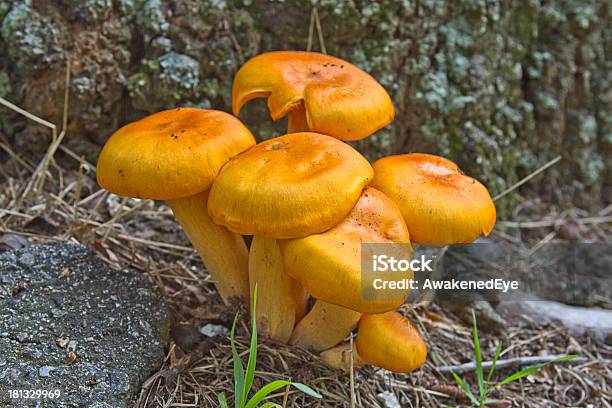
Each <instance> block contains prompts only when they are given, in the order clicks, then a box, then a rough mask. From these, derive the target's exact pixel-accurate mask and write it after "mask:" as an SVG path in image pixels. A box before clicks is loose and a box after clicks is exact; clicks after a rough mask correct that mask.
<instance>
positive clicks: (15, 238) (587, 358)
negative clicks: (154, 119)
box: [0, 135, 612, 407]
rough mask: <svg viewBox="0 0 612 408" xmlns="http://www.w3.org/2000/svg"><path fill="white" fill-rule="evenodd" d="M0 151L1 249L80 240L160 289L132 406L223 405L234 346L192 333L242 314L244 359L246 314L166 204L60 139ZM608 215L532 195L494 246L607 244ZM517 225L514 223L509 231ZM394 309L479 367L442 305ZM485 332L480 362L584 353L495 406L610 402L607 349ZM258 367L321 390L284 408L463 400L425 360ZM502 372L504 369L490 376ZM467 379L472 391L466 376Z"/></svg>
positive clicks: (511, 328) (467, 338)
mask: <svg viewBox="0 0 612 408" xmlns="http://www.w3.org/2000/svg"><path fill="white" fill-rule="evenodd" d="M56 140H57V136H56ZM60 141H61V138H60ZM0 148H1V152H2V154H3V155H4V156H5V157H6V161H4V160H3V161H0V203H1V206H0V208H1V209H0V233H1V234H0V245H2V246H4V247H5V248H4V249H6V248H15V247H19V246H20V245H25V244H29V243H43V242H44V243H48V242H54V241H63V240H70V241H74V242H79V243H82V244H84V245H87V246H88V247H89V248H91V249H92V250H94V251H95V252H96V253H97V255H98V256H99V257H100V258H101V259H103V260H104V261H105V262H107V263H108V264H109V265H111V266H112V267H113V268H116V269H118V270H127V269H132V270H137V271H140V272H141V273H144V274H147V275H148V277H149V279H150V280H151V281H152V282H153V283H154V284H155V285H157V286H158V287H159V289H160V290H161V292H162V293H163V296H164V298H165V300H166V303H167V305H168V308H169V310H170V313H171V321H172V322H174V328H173V330H172V333H171V337H172V339H171V342H170V344H169V346H168V354H167V358H166V361H165V363H164V365H163V366H162V367H160V369H159V371H158V372H157V373H155V374H153V375H152V376H151V377H150V378H149V379H147V380H146V381H145V382H144V384H143V387H142V390H141V393H140V395H139V397H138V400H137V402H136V403H135V404H136V406H138V407H145V406H146V407H148V406H164V407H173V406H176V407H178V406H180V407H189V406H202V407H208V406H211V407H212V406H217V405H218V403H217V397H216V395H217V394H218V393H221V392H225V393H226V394H227V395H231V394H232V390H233V383H232V381H233V380H232V371H233V370H232V360H231V352H230V346H229V339H228V338H227V337H224V336H217V337H215V338H212V339H211V338H207V337H205V336H202V335H201V334H200V333H199V328H200V327H202V326H203V325H204V324H206V323H214V324H220V325H223V326H225V327H230V326H231V322H232V320H233V318H234V316H235V314H236V312H241V313H240V321H239V322H240V324H239V328H238V335H237V340H238V349H239V352H244V351H246V350H247V347H248V342H249V328H248V323H247V322H248V313H247V310H246V307H245V306H244V305H234V306H232V307H227V306H225V305H223V303H222V301H221V299H220V297H219V296H218V295H217V294H216V292H215V288H214V285H213V283H212V282H211V280H210V276H209V275H208V273H207V272H206V270H205V269H204V267H203V264H202V262H201V260H200V258H199V257H198V255H197V253H196V252H195V251H194V250H193V248H192V247H191V246H190V244H189V242H188V241H187V239H186V237H185V236H184V235H183V234H182V232H181V229H180V227H179V225H178V224H177V223H176V222H175V220H174V218H173V216H172V213H171V211H170V209H169V208H168V207H167V206H165V205H164V204H163V203H155V202H153V201H149V200H132V199H129V200H126V199H122V198H120V197H117V196H114V195H112V194H109V193H108V192H106V191H104V190H101V189H100V188H99V187H98V186H97V183H96V182H95V166H94V165H93V164H91V163H88V162H86V161H85V160H84V159H83V158H80V157H78V156H77V155H75V154H74V153H72V152H71V151H70V150H68V149H66V148H64V147H63V146H61V145H60V143H57V145H56V146H55V148H53V146H51V148H50V149H49V152H48V154H47V156H45V158H43V159H42V161H40V162H39V160H41V158H26V157H21V156H20V155H19V154H18V153H16V152H14V151H13V150H12V149H11V147H10V145H9V143H8V140H7V138H6V137H4V136H3V135H0ZM52 156H56V157H55V159H54V158H53V157H52ZM610 212H611V209H610V208H607V209H604V210H603V211H601V212H599V213H597V214H588V213H586V212H584V211H582V210H580V209H573V210H571V211H560V210H557V209H555V208H551V207H550V206H547V205H545V204H543V203H540V202H538V201H537V200H535V201H533V200H532V201H526V202H524V203H523V204H522V205H521V206H520V207H518V208H517V209H516V211H515V213H514V214H513V216H512V221H507V222H506V221H501V222H499V223H498V226H497V227H496V230H495V232H494V233H493V235H492V239H493V240H494V241H506V242H516V241H521V242H526V243H530V244H535V245H537V244H538V243H541V242H549V241H551V240H553V239H559V238H563V239H580V238H588V239H592V240H601V241H609V237H610V216H609V215H610ZM518 221H521V223H520V224H516V222H518ZM25 240H27V242H26V241H25ZM401 311H402V312H403V313H404V314H405V316H406V317H407V318H408V319H409V320H411V321H412V322H413V323H414V324H415V326H416V327H417V328H418V329H419V331H420V332H421V335H422V336H423V337H424V339H425V341H426V344H427V345H428V348H429V355H430V356H431V355H432V354H433V353H437V354H439V355H441V356H442V357H443V358H444V359H445V360H446V361H447V362H448V363H449V364H461V363H466V362H471V361H473V360H474V357H473V352H474V350H473V344H472V331H471V327H470V325H469V324H467V323H466V322H464V321H462V320H461V319H460V318H459V317H458V316H457V315H455V314H453V313H451V312H449V311H448V309H447V308H444V309H443V308H442V307H440V306H439V305H438V304H436V303H431V302H421V303H418V304H416V305H406V306H404V307H403V308H402V309H401ZM480 337H481V347H482V352H483V356H484V357H483V358H484V359H485V360H491V359H492V358H493V355H494V353H495V349H496V347H497V345H498V344H499V343H502V344H503V346H502V358H504V359H513V358H518V357H524V356H548V355H563V354H577V355H579V356H581V357H583V359H582V360H580V363H578V364H558V365H553V366H549V367H547V368H545V369H543V370H542V371H539V372H537V373H535V374H532V375H530V376H528V377H527V378H526V379H523V380H521V381H517V382H515V383H511V384H509V385H507V386H505V387H504V388H503V389H501V390H499V391H496V392H495V393H494V394H493V395H492V396H493V397H495V398H498V399H500V400H503V402H501V403H500V405H497V406H526V407H549V406H550V407H568V406H581V407H582V406H593V407H600V406H601V407H610V406H611V405H612V397H611V395H612V389H611V388H610V384H612V347H611V346H610V345H609V344H605V343H604V342H600V341H597V340H594V339H592V338H589V337H587V336H579V337H575V336H572V335H571V334H570V332H569V331H568V330H567V329H565V328H563V327H556V326H552V325H540V324H538V323H537V322H533V323H532V324H530V325H525V324H519V323H518V322H512V321H511V322H509V324H508V326H507V327H506V328H505V330H504V331H503V332H502V333H501V334H496V333H494V332H492V331H487V330H486V328H481V333H480ZM243 356H244V354H243ZM257 360H258V361H257V363H258V365H257V372H256V379H255V387H258V386H261V385H262V384H263V383H266V382H269V381H270V380H273V379H291V380H293V381H300V382H303V383H305V384H307V385H309V386H311V387H313V388H315V389H316V390H318V391H319V392H320V393H321V394H322V395H323V400H322V402H321V401H317V400H314V399H312V398H309V397H303V396H302V395H301V394H300V393H298V392H294V391H287V392H285V391H283V392H281V393H279V394H278V395H277V396H276V399H275V401H277V402H278V403H279V404H283V403H284V404H285V405H286V406H289V407H310V406H324V407H348V406H350V402H349V401H350V400H351V394H353V395H354V400H355V405H356V406H358V407H379V406H384V405H382V403H381V399H380V398H381V397H380V394H381V393H384V392H388V391H390V392H392V393H393V394H395V396H396V397H397V399H398V400H399V401H400V404H401V406H402V407H404V406H405V407H438V406H445V405H451V406H455V405H458V404H459V405H461V404H466V403H467V402H468V401H467V399H466V398H465V395H464V394H463V393H462V392H461V391H460V389H459V388H458V387H457V386H456V384H455V382H454V380H453V378H452V376H451V375H450V374H444V373H441V372H440V368H441V367H440V365H439V364H437V363H436V362H435V361H434V359H432V358H428V360H427V363H426V364H425V366H424V367H423V368H421V369H419V370H417V371H416V372H414V373H411V374H392V373H389V372H387V371H385V370H381V369H375V368H373V367H365V368H361V369H359V370H355V371H354V372H353V373H352V374H351V373H343V372H339V371H334V370H330V369H328V368H326V367H325V366H324V365H322V364H321V362H320V361H319V359H318V357H317V356H316V355H313V354H311V353H309V352H307V351H304V350H301V349H297V348H293V347H289V346H286V345H283V344H277V343H274V342H272V341H269V340H267V339H264V338H262V339H261V340H260V343H259V351H258V359H257ZM515 369H516V367H515ZM509 373H510V371H507V370H506V369H500V370H499V372H498V373H497V375H496V378H499V376H503V375H504V374H505V375H507V374H509ZM466 378H467V380H468V382H469V383H470V384H471V385H472V389H473V390H475V387H474V385H475V384H476V382H475V381H476V380H475V376H474V375H473V373H472V374H467V375H466ZM351 381H352V383H351ZM283 401H284V402H283Z"/></svg>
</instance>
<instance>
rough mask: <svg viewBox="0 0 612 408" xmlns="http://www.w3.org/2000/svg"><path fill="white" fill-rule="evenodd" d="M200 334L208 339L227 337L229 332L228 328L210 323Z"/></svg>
mask: <svg viewBox="0 0 612 408" xmlns="http://www.w3.org/2000/svg"><path fill="white" fill-rule="evenodd" d="M200 333H202V334H203V335H205V336H206V337H215V336H227V335H228V334H229V330H228V329H227V327H225V326H221V325H220V324H212V323H208V324H205V325H204V326H202V327H201V328H200Z"/></svg>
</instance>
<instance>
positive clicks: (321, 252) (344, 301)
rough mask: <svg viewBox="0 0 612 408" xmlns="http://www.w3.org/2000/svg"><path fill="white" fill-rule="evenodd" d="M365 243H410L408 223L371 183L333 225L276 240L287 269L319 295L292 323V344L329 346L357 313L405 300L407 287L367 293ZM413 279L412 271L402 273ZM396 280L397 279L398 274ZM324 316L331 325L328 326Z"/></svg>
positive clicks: (406, 248)
mask: <svg viewBox="0 0 612 408" xmlns="http://www.w3.org/2000/svg"><path fill="white" fill-rule="evenodd" d="M367 243H386V244H393V243H401V244H409V243H410V238H409V235H408V230H407V228H406V224H405V223H404V220H403V219H402V216H401V213H400V212H399V209H398V208H397V206H396V205H395V203H393V201H391V199H389V198H388V197H386V196H385V195H384V194H383V193H381V192H380V191H378V190H376V189H374V188H371V187H366V188H365V189H364V190H363V192H362V194H361V198H360V199H359V201H358V202H357V204H356V205H355V207H354V208H353V210H352V211H351V213H350V214H349V215H348V216H347V217H346V218H345V219H344V220H342V222H340V223H339V224H338V225H336V226H335V227H333V228H331V229H329V230H327V231H325V232H322V233H319V234H312V235H309V236H307V237H304V238H298V239H292V240H283V241H280V242H279V244H280V247H281V252H282V254H283V259H284V261H285V271H286V273H287V274H288V275H289V276H291V277H292V278H294V279H295V280H297V281H298V282H300V284H301V285H302V286H303V287H304V288H305V289H306V291H307V292H308V293H310V294H311V295H312V296H313V297H314V298H316V299H318V300H317V303H315V307H314V308H313V310H312V311H311V312H310V313H309V314H308V315H306V317H305V319H308V320H307V321H306V322H305V323H302V322H300V323H299V324H298V326H297V327H296V333H294V335H293V336H292V343H293V344H299V345H301V346H303V347H306V348H312V349H316V350H320V349H323V348H324V347H331V346H332V345H334V344H336V343H337V342H338V341H341V340H342V339H344V338H345V337H346V336H347V335H348V334H349V333H350V332H351V330H352V329H353V327H354V324H355V322H356V320H357V318H358V316H359V314H360V313H382V312H386V311H389V310H392V309H395V308H396V307H398V306H400V305H401V304H402V303H403V302H404V299H405V297H406V296H407V295H408V294H409V292H410V290H409V289H401V290H400V289H381V290H376V291H374V290H367V296H366V289H365V286H367V285H363V282H362V244H367ZM393 247H394V248H395V249H396V251H397V254H398V257H401V258H403V259H409V258H410V255H411V249H410V245H396V246H393ZM366 257H368V256H367V255H366ZM411 277H412V272H411V271H407V272H406V274H405V276H403V278H405V279H409V278H411ZM394 278H396V279H397V273H394ZM368 289H372V288H368ZM320 302H321V303H320ZM326 304H332V305H337V308H335V309H332V308H331V307H330V306H327V305H326ZM322 306H325V307H322ZM351 311H354V312H353V313H351ZM355 312H359V313H355ZM326 320H327V321H332V322H333V323H332V324H328V323H326V322H325V321H326ZM332 340H333V341H332Z"/></svg>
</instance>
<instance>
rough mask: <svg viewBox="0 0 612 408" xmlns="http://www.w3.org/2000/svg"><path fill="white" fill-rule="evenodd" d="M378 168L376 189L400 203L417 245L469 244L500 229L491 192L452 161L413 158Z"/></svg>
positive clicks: (391, 158)
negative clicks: (496, 220) (496, 227)
mask: <svg viewBox="0 0 612 408" xmlns="http://www.w3.org/2000/svg"><path fill="white" fill-rule="evenodd" d="M373 167H374V181H372V186H374V187H376V188H378V189H379V190H380V191H382V192H384V193H385V194H387V195H388V196H389V197H391V198H392V199H393V200H394V201H395V202H396V203H397V205H398V207H399V209H400V210H401V212H402V215H403V216H404V220H405V221H406V225H408V230H409V231H410V239H411V240H412V242H414V243H418V244H434V245H446V244H458V243H468V242H472V241H474V240H475V239H476V238H478V236H479V235H480V234H483V235H485V236H486V235H488V234H489V233H490V232H491V230H492V229H493V226H494V225H495V216H496V211H495V205H494V204H493V200H491V196H490V195H489V192H488V191H487V189H486V187H485V186H483V185H482V184H481V183H480V182H478V180H476V179H473V178H471V177H468V176H466V175H464V174H463V173H462V172H461V170H459V167H457V165H456V164H455V163H453V162H452V161H450V160H448V159H445V158H443V157H439V156H433V155H430V154H422V153H412V154H403V155H397V156H389V157H384V158H382V159H379V160H377V161H376V162H375V163H374V165H373Z"/></svg>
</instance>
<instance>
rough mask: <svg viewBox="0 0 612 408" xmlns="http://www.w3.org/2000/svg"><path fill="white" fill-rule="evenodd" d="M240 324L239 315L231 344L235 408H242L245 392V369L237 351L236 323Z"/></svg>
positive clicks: (234, 324) (235, 318) (234, 326)
mask: <svg viewBox="0 0 612 408" xmlns="http://www.w3.org/2000/svg"><path fill="white" fill-rule="evenodd" d="M237 322H238V313H236V317H234V323H233V324H232V332H231V335H230V343H231V347H232V361H233V363H234V404H235V408H242V406H243V405H242V394H243V390H244V367H243V366H242V360H240V356H239V355H238V351H237V350H236V341H235V338H236V323H237Z"/></svg>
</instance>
